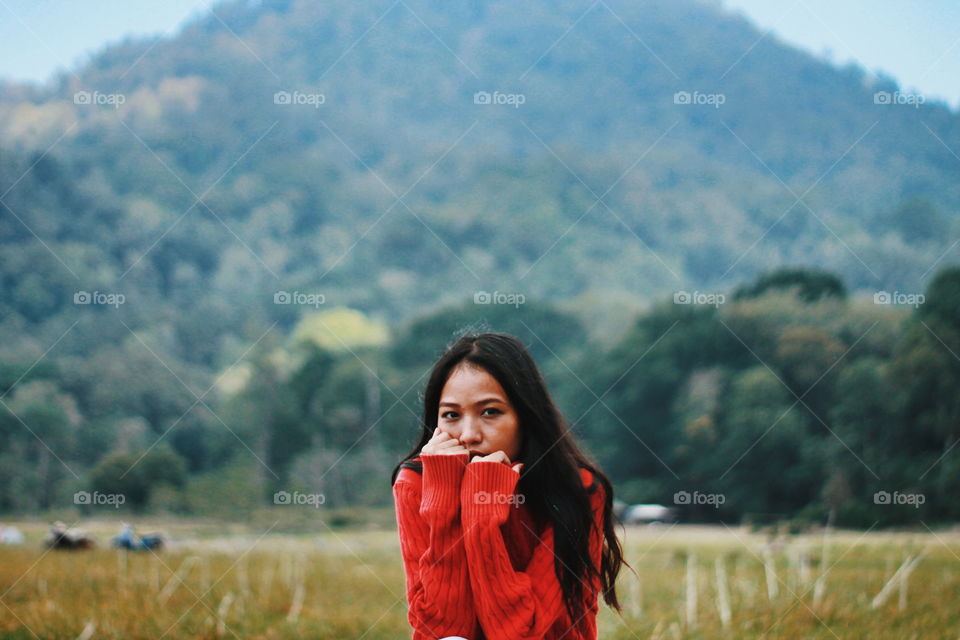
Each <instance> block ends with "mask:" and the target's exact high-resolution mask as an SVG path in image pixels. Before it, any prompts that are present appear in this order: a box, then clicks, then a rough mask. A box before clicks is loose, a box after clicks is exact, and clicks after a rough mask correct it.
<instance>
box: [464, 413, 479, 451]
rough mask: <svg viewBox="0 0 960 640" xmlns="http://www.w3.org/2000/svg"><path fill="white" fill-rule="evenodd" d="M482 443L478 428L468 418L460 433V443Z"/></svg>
mask: <svg viewBox="0 0 960 640" xmlns="http://www.w3.org/2000/svg"><path fill="white" fill-rule="evenodd" d="M479 441H480V430H479V429H477V428H476V426H475V425H474V424H473V422H472V421H471V420H470V419H469V418H467V419H464V421H463V429H462V431H461V432H460V443H461V444H464V445H467V444H475V443H477V442H479Z"/></svg>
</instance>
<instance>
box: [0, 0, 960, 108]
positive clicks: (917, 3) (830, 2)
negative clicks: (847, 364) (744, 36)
mask: <svg viewBox="0 0 960 640" xmlns="http://www.w3.org/2000/svg"><path fill="white" fill-rule="evenodd" d="M317 1H323V0H317ZM340 1H349V0H340ZM585 1H586V0H585ZM213 4H215V2H214V0H97V1H85V2H81V1H78V0H0V76H3V77H7V78H16V79H19V80H33V81H38V82H39V81H43V80H46V79H47V78H48V77H49V76H50V74H51V73H53V71H54V70H56V69H57V68H68V67H73V66H76V65H77V64H78V63H79V62H81V61H82V60H83V59H84V57H85V55H87V54H88V53H89V52H90V51H95V50H97V49H98V48H100V47H102V46H103V45H104V44H106V43H109V42H115V41H117V40H120V39H122V38H123V36H125V35H127V34H148V33H160V32H164V33H167V34H172V33H174V32H175V31H176V29H177V27H178V26H179V25H180V24H182V23H183V21H184V20H186V19H187V18H188V17H189V16H192V15H194V14H195V13H197V12H198V11H203V10H205V9H207V8H208V7H210V6H211V5H213ZM725 4H726V5H727V6H728V7H730V8H731V9H735V10H739V11H743V12H744V13H745V14H746V15H747V16H748V17H749V18H750V19H751V20H752V21H754V22H755V23H756V24H757V25H758V27H759V28H760V29H761V30H762V31H764V32H766V31H767V30H768V29H769V30H771V34H770V35H768V36H767V37H778V38H780V39H781V40H784V41H787V42H790V43H792V44H796V45H798V46H801V47H803V48H805V49H808V50H810V51H812V52H814V53H815V54H818V55H825V54H826V52H830V53H829V56H830V58H831V59H832V60H833V61H835V62H837V63H845V62H847V61H850V60H853V61H856V62H858V63H859V64H860V65H861V66H863V67H864V68H865V69H866V70H867V71H869V72H876V71H883V72H884V73H885V74H887V75H890V76H892V77H894V78H896V79H897V81H898V82H899V83H900V84H901V87H902V88H903V89H904V90H912V91H918V92H922V93H923V94H924V96H925V97H926V98H927V100H933V99H935V98H941V99H944V100H946V101H947V102H949V104H950V105H951V106H952V107H954V108H958V107H960V2H958V1H957V0H909V1H907V0H725Z"/></svg>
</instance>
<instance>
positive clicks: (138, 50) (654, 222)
mask: <svg viewBox="0 0 960 640" xmlns="http://www.w3.org/2000/svg"><path fill="white" fill-rule="evenodd" d="M916 102H918V101H917V100H915V99H913V97H912V96H909V95H906V94H903V93H900V91H899V88H898V87H897V86H896V84H894V83H893V82H892V81H889V80H882V81H881V82H879V83H876V84H870V83H869V82H868V81H867V76H866V74H865V73H864V71H863V70H862V69H860V68H857V67H853V66H849V67H844V68H837V67H834V66H832V65H831V64H830V63H828V62H826V61H824V60H820V59H817V58H815V57H812V56H810V55H809V54H807V53H804V52H802V51H800V50H797V49H794V48H791V47H789V46H787V45H785V44H783V43H781V42H778V41H777V40H776V39H775V38H774V37H772V36H770V35H766V34H763V33H761V32H760V31H758V29H757V28H756V27H755V26H754V25H752V24H750V23H749V22H747V21H746V20H745V19H744V18H743V17H741V16H739V15H737V14H734V13H731V12H729V11H727V10H726V9H724V8H723V6H722V5H719V4H717V3H712V2H696V1H693V0H654V1H650V2H644V3H634V2H626V1H622V0H597V2H594V3H592V4H591V3H574V2H569V1H559V2H545V1H542V0H541V1H533V2H529V3H524V4H523V5H522V6H521V5H517V4H516V3H509V2H480V1H474V2H464V3H457V4H455V5H451V4H449V3H442V2H437V1H429V0H411V1H407V0H396V1H393V0H388V1H385V2H384V1H378V2H374V1H368V0H361V1H358V2H352V3H329V2H309V1H293V0H274V1H264V2H243V1H233V2H224V3H221V4H219V5H217V6H216V7H215V8H214V9H213V10H212V11H211V13H210V14H208V15H206V16H203V17H201V18H199V19H197V20H195V21H194V22H192V23H190V24H188V25H187V26H186V27H184V28H183V29H182V30H181V31H180V32H179V33H178V34H176V35H175V36H174V37H171V38H162V37H157V38H148V39H129V40H126V41H124V42H121V43H118V44H115V45H111V46H108V47H106V48H104V49H103V50H102V51H101V52H99V53H98V54H97V55H96V56H94V57H93V59H92V60H91V61H90V62H89V63H88V64H86V65H85V66H83V67H81V68H78V69H75V70H73V71H72V72H69V73H65V74H63V75H61V76H60V77H59V78H58V79H57V80H56V81H55V82H53V83H51V85H50V86H47V87H44V88H41V89H34V88H28V87H23V86H17V85H14V84H9V83H8V84H5V85H3V87H2V89H0V116H2V117H0V149H2V152H3V154H4V163H3V171H4V173H3V178H4V185H7V186H4V187H3V191H5V192H6V193H5V194H4V195H3V197H2V201H3V203H4V205H6V208H5V209H4V213H5V215H4V216H3V217H0V241H2V242H3V244H4V247H5V248H4V253H5V254H6V255H7V259H5V261H4V264H3V266H2V270H3V273H2V278H0V280H2V286H3V296H2V301H0V305H2V309H0V312H2V314H3V317H5V318H7V320H6V321H7V323H8V324H7V326H8V327H9V328H10V330H13V331H14V332H16V331H19V330H26V329H27V328H28V327H30V326H35V325H38V324H42V323H44V322H49V321H50V320H51V319H55V318H57V317H58V316H59V315H62V314H67V315H66V317H69V314H70V313H71V311H72V297H71V296H72V294H73V293H74V292H75V291H77V290H88V289H89V290H101V291H106V290H109V291H122V292H124V293H125V294H126V297H127V299H128V300H130V301H134V300H135V301H136V305H128V307H129V312H131V313H133V312H134V307H135V306H138V308H139V313H142V314H143V315H142V316H141V317H140V320H142V321H144V322H147V323H149V322H151V320H150V318H153V319H155V320H157V319H160V318H164V317H166V318H168V319H169V317H170V316H176V317H175V319H173V320H171V321H174V322H178V323H182V322H183V319H182V318H183V317H184V316H188V315H190V316H195V317H197V318H204V319H205V318H209V317H211V316H218V317H221V318H223V319H222V320H218V321H217V323H216V324H217V326H216V328H215V329H214V328H210V327H209V326H208V325H207V324H205V323H204V324H203V327H202V329H203V330H202V333H204V334H205V335H206V334H209V336H222V334H221V333H220V332H221V331H224V332H228V333H229V332H232V331H239V327H240V325H241V323H242V321H241V320H240V319H239V318H237V317H236V316H237V315H238V314H241V313H242V315H243V316H244V318H245V319H249V318H251V317H257V318H261V319H263V321H264V322H269V321H272V320H279V321H280V322H281V323H282V325H284V326H289V325H291V324H292V323H293V322H294V321H295V319H296V317H297V316H298V310H297V309H295V308H294V307H291V306H281V305H276V304H274V301H273V296H274V294H275V293H276V292H277V291H301V292H314V293H318V292H319V293H322V294H323V295H324V298H325V303H326V304H329V305H346V306H351V307H355V308H359V309H362V310H364V311H367V312H370V313H373V314H375V315H379V316H381V317H383V318H385V319H387V320H388V321H389V322H390V323H396V322H400V321H402V320H403V319H406V318H408V317H410V316H411V315H415V314H418V313H422V311H423V310H424V309H425V308H430V307H435V306H438V305H444V304H448V303H455V302H462V301H464V300H468V299H470V298H471V296H473V295H474V293H475V292H478V291H505V292H519V293H522V294H523V295H524V296H526V298H528V299H549V300H553V301H561V302H564V303H567V304H569V305H570V306H571V307H572V308H574V309H579V311H581V312H582V313H585V314H587V315H589V314H590V313H594V314H601V313H602V312H603V310H596V309H594V310H593V311H589V310H586V311H585V310H583V308H582V307H583V306H584V305H585V304H587V303H586V302H585V301H596V300H608V301H611V302H610V304H615V305H623V304H626V305H643V304H646V303H647V302H649V301H651V300H654V299H658V298H662V297H664V296H669V295H670V294H671V292H673V291H676V290H681V289H682V290H694V289H700V290H705V289H706V290H729V289H731V288H732V287H733V286H735V285H736V284H737V283H739V282H741V281H743V280H746V279H749V278H752V277H754V276H755V275H756V274H757V273H759V272H761V271H763V270H766V269H769V268H771V267H774V266H778V265H782V264H803V265H816V266H818V267H821V268H824V269H827V270H830V271H833V272H836V273H838V274H839V275H841V276H842V277H843V278H844V280H845V281H846V282H847V283H848V284H849V285H850V286H851V288H852V289H853V290H855V291H856V290H860V291H875V290H878V289H890V290H895V289H899V290H908V291H919V290H921V288H922V284H923V282H924V281H926V279H928V278H929V277H931V275H932V273H933V271H934V269H933V267H934V266H935V265H938V264H941V263H942V261H950V260H951V259H955V258H956V247H955V245H954V244H953V243H954V239H955V238H956V237H957V233H958V232H960V223H958V220H957V217H956V216H952V215H950V214H952V213H954V212H956V211H957V209H958V206H960V180H958V178H960V160H958V158H957V155H956V153H955V151H956V150H958V149H960V117H958V114H957V113H956V112H953V111H951V110H950V109H949V108H948V107H947V106H946V105H944V104H941V103H933V102H924V103H923V104H916ZM27 267H29V268H27ZM38 283H43V286H42V287H41V290H39V291H38V290H37V286H38ZM614 301H615V302H614ZM589 304H591V305H592V304H596V302H590V303H589ZM241 310H242V311H241ZM231 315H232V316H234V317H224V316H231ZM11 318H16V320H11ZM58 326H60V330H61V331H62V329H63V317H61V318H60V324H59V325H58ZM198 348H201V349H202V350H206V352H211V351H215V347H214V346H211V344H210V341H209V340H208V339H206V338H205V339H203V340H200V341H199V346H198ZM208 357H212V354H211V353H207V355H206V356H204V358H208Z"/></svg>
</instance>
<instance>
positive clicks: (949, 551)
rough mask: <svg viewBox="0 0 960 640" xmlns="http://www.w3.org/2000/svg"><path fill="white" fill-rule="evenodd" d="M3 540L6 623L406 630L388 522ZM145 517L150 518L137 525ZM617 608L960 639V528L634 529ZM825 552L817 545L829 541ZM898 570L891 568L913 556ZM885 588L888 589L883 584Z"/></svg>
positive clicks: (92, 628) (704, 628) (267, 632)
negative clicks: (160, 547) (122, 544)
mask: <svg viewBox="0 0 960 640" xmlns="http://www.w3.org/2000/svg"><path fill="white" fill-rule="evenodd" d="M7 524H16V525H17V526H19V527H20V528H21V529H22V530H23V531H24V532H25V533H26V535H27V544H25V545H23V546H19V547H0V594H2V597H0V637H2V638H12V639H23V640H27V639H35V638H43V639H44V640H46V639H48V638H50V639H53V638H63V639H70V640H72V639H74V638H82V639H84V640H89V639H92V638H124V639H131V640H132V639H140V638H150V639H158V638H169V639H175V638H243V639H247V638H313V639H331V640H333V639H336V640H343V639H347V638H350V639H359V638H363V639H366V640H386V639H390V640H397V639H401V638H409V637H410V630H409V627H408V625H407V620H406V607H405V603H404V586H403V584H404V576H403V568H402V563H401V559H400V551H399V543H398V540H397V535H396V531H394V530H390V529H389V528H381V529H380V530H363V529H349V528H348V529H336V530H335V529H331V528H329V527H328V526H327V525H325V524H323V523H320V524H319V525H317V527H318V530H316V532H315V533H313V534H309V535H306V534H282V533H277V527H271V525H270V524H269V523H268V524H266V525H265V526H263V527H257V526H253V525H245V526H244V525H235V526H233V527H231V528H230V529H229V530H228V531H227V532H226V533H224V532H223V529H222V528H221V527H220V526H213V525H209V524H207V525H200V524H197V523H193V524H191V523H184V522H174V523H167V524H166V525H165V526H164V528H165V529H166V530H167V531H168V532H169V533H170V534H171V535H172V536H173V537H174V540H175V543H174V544H173V545H172V546H171V547H170V548H169V549H167V550H165V551H162V552H159V553H157V554H153V553H151V552H144V553H124V552H118V551H115V550H111V549H109V548H108V547H107V545H106V543H107V541H108V540H109V536H110V535H111V534H113V533H115V532H116V530H117V529H118V528H119V526H118V523H117V522H108V521H97V522H90V521H85V522H83V523H81V524H82V526H83V527H84V528H86V529H87V530H88V531H90V532H92V533H94V534H95V535H96V536H97V538H98V540H99V541H100V548H98V549H96V550H93V551H85V552H63V551H47V550H45V549H44V548H42V546H41V545H40V540H41V538H42V537H43V535H44V533H45V527H44V526H43V525H42V524H41V523H36V522H34V523H9V522H8V523H7ZM147 526H149V524H148V523H144V524H143V525H142V526H141V529H145V528H146V527H147ZM624 543H625V547H626V552H627V561H628V562H630V564H631V565H632V566H633V567H634V569H636V572H637V574H638V575H639V578H638V577H637V575H635V574H633V573H632V572H631V571H630V570H629V569H626V568H625V570H624V572H622V573H621V578H620V582H619V591H620V593H621V599H622V601H623V602H624V603H625V609H624V614H623V615H622V616H621V615H619V614H617V613H616V612H615V611H613V610H611V609H609V608H607V607H606V606H605V605H601V608H600V615H599V620H598V624H599V629H600V634H599V635H600V638H602V639H604V640H606V639H612V640H627V639H630V638H642V639H644V640H646V639H648V638H673V639H680V638H691V639H692V638H697V639H708V638H791V639H793V638H885V639H886V638H916V639H918V640H920V639H923V640H935V639H939V638H943V639H949V640H957V638H960V533H956V532H937V533H933V532H925V533H876V532H870V533H862V532H853V531H843V532H833V533H831V535H830V536H829V537H828V538H827V539H826V544H825V543H824V537H823V536H822V534H817V535H812V534H810V535H799V536H790V537H788V538H785V539H780V540H776V541H774V542H772V543H770V542H769V538H768V537H766V536H763V535H759V534H755V533H750V532H749V531H747V530H746V529H740V528H726V527H723V526H720V527H698V526H690V525H682V526H674V527H667V526H663V527H660V528H650V527H637V528H634V527H628V528H627V529H626V531H625V534H624ZM825 553H826V556H824V554H825ZM911 558H913V559H915V561H914V562H911V563H909V566H908V567H907V569H910V570H907V569H905V570H902V571H900V573H899V576H900V577H903V576H904V575H906V579H900V578H896V579H894V580H893V581H892V582H890V579H891V577H893V576H894V574H895V573H897V570H898V569H899V568H900V567H901V566H902V565H904V563H905V561H907V560H908V559H911ZM888 582H890V584H889V587H888V588H887V589H886V590H885V592H884V596H885V597H883V598H881V599H880V600H882V602H880V601H877V602H875V598H876V596H878V594H880V593H881V591H884V586H885V585H886V584H887V583H888Z"/></svg>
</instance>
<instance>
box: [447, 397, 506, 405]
mask: <svg viewBox="0 0 960 640" xmlns="http://www.w3.org/2000/svg"><path fill="white" fill-rule="evenodd" d="M491 402H500V403H503V399H501V398H484V399H483V400H477V401H476V402H474V403H473V406H475V407H479V406H480V405H482V404H490V403H491ZM440 406H441V407H459V406H460V405H459V404H457V403H456V402H451V401H449V400H445V401H444V402H441V403H440Z"/></svg>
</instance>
